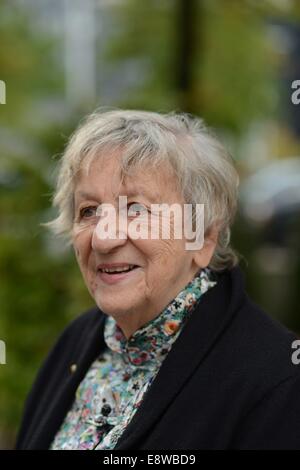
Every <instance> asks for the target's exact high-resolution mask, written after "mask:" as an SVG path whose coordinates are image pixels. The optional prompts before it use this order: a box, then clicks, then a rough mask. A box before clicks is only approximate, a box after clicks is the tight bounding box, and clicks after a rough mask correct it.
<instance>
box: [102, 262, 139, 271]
mask: <svg viewBox="0 0 300 470" xmlns="http://www.w3.org/2000/svg"><path fill="white" fill-rule="evenodd" d="M134 266H135V265H134V264H129V265H128V266H127V267H122V268H112V269H107V268H103V269H100V271H101V272H103V273H115V272H117V273H121V272H126V271H129V270H130V269H132V268H134Z"/></svg>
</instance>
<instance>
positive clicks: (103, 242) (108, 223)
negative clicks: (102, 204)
mask: <svg viewBox="0 0 300 470" xmlns="http://www.w3.org/2000/svg"><path fill="white" fill-rule="evenodd" d="M106 213H107V214H108V216H107V217H105V219H104V218H102V217H100V219H99V221H98V223H97V225H96V227H95V228H94V230H93V234H92V242H91V243H92V249H93V250H95V251H99V252H101V253H109V252H110V251H112V250H114V249H116V248H118V247H121V246H123V245H125V244H126V242H127V226H126V225H124V220H122V218H120V217H119V216H117V214H116V212H114V211H112V212H109V211H108V212H106Z"/></svg>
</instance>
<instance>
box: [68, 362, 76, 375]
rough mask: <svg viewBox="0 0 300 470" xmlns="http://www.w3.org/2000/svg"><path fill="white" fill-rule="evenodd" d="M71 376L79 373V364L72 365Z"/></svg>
mask: <svg viewBox="0 0 300 470" xmlns="http://www.w3.org/2000/svg"><path fill="white" fill-rule="evenodd" d="M70 371H71V374H74V373H75V372H76V371H77V364H72V365H71V366H70Z"/></svg>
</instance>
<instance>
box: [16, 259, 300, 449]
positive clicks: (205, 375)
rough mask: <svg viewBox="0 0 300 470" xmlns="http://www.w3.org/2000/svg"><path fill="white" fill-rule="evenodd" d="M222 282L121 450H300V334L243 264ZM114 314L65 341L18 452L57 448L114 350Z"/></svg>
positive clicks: (87, 323)
mask: <svg viewBox="0 0 300 470" xmlns="http://www.w3.org/2000/svg"><path fill="white" fill-rule="evenodd" d="M218 276H219V280H218V284H217V285H216V286H215V287H213V288H212V289H210V290H209V291H208V292H207V293H206V294H205V295H203V297H202V298H201V300H200V302H199V305H198V307H197V309H196V310H195V311H194V312H193V314H192V316H191V317H190V319H189V320H188V322H187V323H186V325H185V326H184V328H183V330H182V332H181V334H180V335H179V337H178V338H177V340H176V342H175V343H174V345H173V347H172V349H171V351H170V352H169V354H168V355H167V357H166V359H165V360H164V362H163V364H162V366H161V368H160V370H159V373H158V375H157V376H156V378H155V380H154V382H153V383H152V385H151V386H150V388H149V389H148V392H147V393H146V395H145V396H144V400H143V402H142V404H141V405H140V407H139V409H138V410H137V412H136V413H135V415H134V417H133V419H132V420H131V422H130V423H129V425H128V426H127V428H126V430H125V431H124V433H123V435H122V436H121V437H120V439H119V441H118V443H117V446H116V447H115V449H119V450H125V449H128V450H137V449H149V450H155V449H169V450H171V449H172V450H173V449H176V450H179V449H183V450H189V449H192V450H195V449H300V365H299V366H297V365H294V364H293V363H292V360H291V356H292V353H293V352H294V350H293V349H292V348H291V344H292V342H293V341H294V340H295V338H296V337H295V335H294V334H293V333H291V332H290V331H288V330H287V329H285V328H284V327H283V326H281V325H280V324H278V323H277V322H275V321H274V320H272V319H270V318H269V317H268V316H267V315H266V314H265V313H264V312H263V311H262V310H261V309H260V308H259V307H258V306H257V305H255V304H254V303H253V302H252V301H251V300H250V299H249V297H248V295H247V294H246V292H245V290H244V279H243V274H242V272H241V270H240V268H239V267H236V268H234V269H232V270H226V271H223V272H222V273H221V274H219V275H218ZM105 318H106V316H105V315H104V314H103V313H102V312H101V311H100V310H99V309H98V308H94V309H92V310H90V311H88V312H87V313H85V314H83V315H81V316H79V317H78V318H77V319H76V320H74V321H73V322H72V324H71V325H69V326H68V327H67V328H66V330H65V331H64V332H63V334H62V335H61V336H60V338H59V340H58V342H57V343H56V345H55V347H54V348H53V350H52V351H51V352H50V354H49V356H48V358H47V359H46V361H45V363H44V365H43V367H42V368H41V370H40V372H39V374H38V376H37V379H36V382H35V384H34V386H33V388H32V391H31V393H30V395H29V397H28V400H27V403H26V407H25V413H24V417H23V422H22V425H21V429H20V432H19V436H18V442H17V448H18V449H47V448H49V446H50V443H51V442H52V439H53V438H54V436H55V434H56V432H57V430H58V429H59V426H60V424H61V423H62V421H63V419H64V417H65V415H66V413H67V411H68V410H69V408H70V406H71V404H72V401H73V399H74V394H75V391H76V389H77V387H78V385H79V383H80V381H81V380H82V379H83V377H84V376H85V374H86V372H87V370H88V369H89V367H90V365H91V363H92V362H93V361H94V360H95V358H96V357H97V356H98V355H99V354H100V353H101V352H102V351H103V349H104V348H105V347H106V345H105V342H104V339H103V326H104V322H105ZM72 364H77V370H76V371H75V372H74V367H73V368H72V369H73V373H72V371H71V369H70V368H71V365H72Z"/></svg>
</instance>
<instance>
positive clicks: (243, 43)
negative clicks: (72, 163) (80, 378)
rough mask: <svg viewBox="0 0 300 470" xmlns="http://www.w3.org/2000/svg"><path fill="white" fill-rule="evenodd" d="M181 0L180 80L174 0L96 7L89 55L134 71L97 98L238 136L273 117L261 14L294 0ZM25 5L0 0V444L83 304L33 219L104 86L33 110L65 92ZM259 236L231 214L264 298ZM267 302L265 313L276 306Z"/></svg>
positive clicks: (45, 207)
mask: <svg viewBox="0 0 300 470" xmlns="http://www.w3.org/2000/svg"><path fill="white" fill-rule="evenodd" d="M191 3H193V7H194V8H195V11H196V14H195V17H194V23H193V24H194V26H193V28H194V29H193V31H194V33H193V34H194V36H193V41H194V42H193V44H192V45H191V44H190V48H191V53H192V54H191V60H190V63H189V70H188V72H189V75H188V77H185V82H184V81H183V82H181V81H180V80H179V78H178V77H179V76H180V67H181V59H182V57H180V54H181V52H180V51H182V50H183V51H184V49H182V45H183V42H184V38H183V37H182V35H183V31H184V21H185V16H184V14H183V12H184V6H183V2H182V1H179V0H178V1H175V0H173V1H171V0H169V1H167V0H162V1H149V2H141V1H139V0H126V1H124V2H120V3H115V2H112V5H111V7H110V8H109V9H108V11H107V12H106V14H107V15H108V16H109V18H110V21H111V25H112V31H111V33H110V37H109V41H108V42H107V47H106V48H105V51H102V57H101V61H102V62H101V66H102V67H104V66H105V65H106V64H107V66H109V67H110V68H111V70H115V71H116V73H118V67H119V65H120V64H123V63H125V62H126V61H133V62H134V63H135V64H138V65H139V66H140V70H141V74H140V76H138V77H137V80H136V81H135V82H134V83H133V84H132V85H130V86H129V88H128V90H127V92H126V94H125V95H123V96H122V98H120V99H119V100H118V101H117V102H111V103H108V104H110V105H114V106H120V107H129V108H140V109H149V110H157V111H168V110H174V109H175V110H184V111H188V112H193V113H196V114H199V115H201V116H202V117H204V119H205V120H206V121H207V122H208V124H209V125H212V126H214V127H216V128H218V129H220V130H221V131H222V133H223V134H224V135H225V136H228V137H229V142H235V143H238V142H239V140H240V139H241V138H242V137H243V134H244V133H245V132H246V131H247V129H248V128H249V126H250V125H251V124H252V123H253V122H255V121H256V120H261V119H264V118H267V117H269V116H272V117H273V118H278V119H279V115H278V112H279V110H278V108H277V105H276V102H275V104H274V99H273V98H274V94H276V93H278V75H277V74H278V67H279V66H280V60H279V59H280V58H278V56H277V55H276V54H274V51H272V50H271V49H270V48H269V44H268V41H267V40H266V36H265V23H266V20H267V19H268V18H270V17H272V18H279V19H280V18H281V19H284V20H286V21H294V22H298V21H299V18H300V8H299V2H294V3H293V5H292V6H291V8H290V9H289V10H288V11H286V10H282V9H280V7H275V6H274V4H273V2H271V1H267V0H266V1H263V0H262V1H250V0H249V1H247V0H244V1H235V0H207V1H200V0H198V1H197V0H195V1H193V2H191ZM33 16H34V10H30V12H29V11H26V10H25V9H24V8H21V7H20V2H18V1H2V2H1V5H0V30H1V41H0V79H2V80H4V81H5V82H6V83H7V90H8V92H7V105H5V106H2V107H1V108H0V146H1V152H0V305H1V314H0V339H2V340H5V342H6V344H7V365H6V366H0V446H1V445H2V446H3V447H9V446H11V445H13V440H14V436H15V433H16V429H17V427H18V425H19V421H20V416H21V411H22V407H23V404H24V399H25V396H26V394H27V393H28V390H29V388H30V386H31V383H32V381H33V378H34V376H35V374H36V372H37V370H38V367H39V366H40V364H41V361H42V360H43V358H44V357H45V355H46V354H47V352H48V351H49V349H50V347H51V345H52V344H53V342H54V340H55V338H56V337H57V336H58V334H59V333H60V332H61V331H62V329H63V328H64V326H65V325H66V324H67V323H68V321H70V320H71V319H72V318H74V316H75V315H77V314H79V313H81V312H82V311H84V310H85V309H87V308H89V306H90V305H92V304H93V301H92V299H91V298H90V297H89V295H88V293H87V291H86V288H85V287H84V285H83V282H82V280H81V277H80V273H79V270H78V268H77V266H76V264H75V261H74V257H73V253H72V251H71V249H67V250H66V249H64V248H63V245H62V243H61V242H58V241H55V240H54V239H53V238H52V237H51V236H50V235H49V234H48V233H47V232H46V231H45V230H44V229H43V228H41V226H40V223H42V222H45V221H47V220H49V219H50V218H51V217H52V216H53V215H54V213H53V212H52V209H51V201H50V199H51V193H52V190H53V184H54V179H55V173H56V166H57V161H58V156H59V155H60V154H61V153H62V152H63V149H64V146H65V144H66V141H67V137H68V136H69V135H70V133H71V131H72V130H73V129H74V128H75V126H76V124H77V123H78V121H79V120H80V119H81V118H82V116H83V115H84V114H85V113H87V112H89V111H90V110H91V109H92V108H94V107H96V106H97V105H99V104H102V102H103V100H105V97H103V96H102V95H101V89H99V96H98V100H97V103H92V104H91V103H88V104H84V103H83V104H82V106H81V107H80V108H78V107H77V108H74V107H69V106H68V104H67V103H65V113H63V114H62V116H59V117H58V119H56V120H55V119H48V118H47V117H44V116H43V114H41V112H40V104H41V103H43V102H44V101H45V100H48V101H50V102H51V100H53V101H56V102H57V101H61V102H62V103H64V100H65V90H64V78H63V77H64V71H63V67H62V64H61V62H60V61H59V60H57V51H58V50H59V51H60V50H61V49H62V47H63V45H62V40H61V39H59V38H58V39H57V40H54V39H53V38H52V37H51V38H49V37H47V35H46V34H43V32H42V31H40V30H39V29H35V28H34V27H33V24H34V18H33ZM183 55H184V54H183ZM183 59H184V60H185V59H186V58H185V57H183ZM99 60H100V59H99ZM106 104H107V103H106ZM235 148H237V149H238V148H239V147H238V145H236V146H235ZM235 157H236V158H237V160H239V161H240V165H241V168H242V155H241V154H239V152H238V151H237V154H236V155H235ZM294 230H295V231H297V230H298V232H297V233H299V231H300V230H299V227H297V228H294ZM260 237H261V234H260V233H259V232H257V231H255V230H253V229H251V228H250V227H247V225H246V223H245V221H244V220H242V218H241V216H239V218H238V220H237V224H236V228H235V231H234V234H233V239H234V244H235V246H236V247H237V249H238V250H239V251H240V252H241V253H243V255H244V256H245V258H246V260H247V261H248V264H249V266H250V267H249V268H247V269H248V274H247V276H248V281H249V289H250V292H251V293H252V295H253V296H254V298H255V300H257V301H262V299H263V298H264V297H260V292H261V289H260V285H261V284H262V283H264V282H267V280H266V279H265V278H264V277H263V275H262V274H261V273H259V271H258V269H257V266H255V262H253V263H252V262H251V260H252V259H253V258H252V256H253V253H254V251H255V249H256V247H257V246H258V245H259V243H260V240H261V239H260ZM295 243H297V241H295ZM245 266H246V265H245ZM299 278H300V268H299V269H298V277H297V278H295V277H293V278H292V279H291V280H290V283H289V286H286V287H288V288H289V289H290V295H289V299H290V300H289V302H290V304H289V305H287V315H286V317H285V319H286V323H287V324H288V325H289V326H291V327H293V328H296V329H297V328H299V331H300V323H299V319H298V317H297V315H295V311H297V294H296V292H297V286H298V285H299ZM267 307H268V308H269V310H270V312H271V313H272V309H273V313H274V312H275V313H274V314H275V315H276V306H272V303H270V305H269V304H268V305H267ZM295 309H296V310H295Z"/></svg>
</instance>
